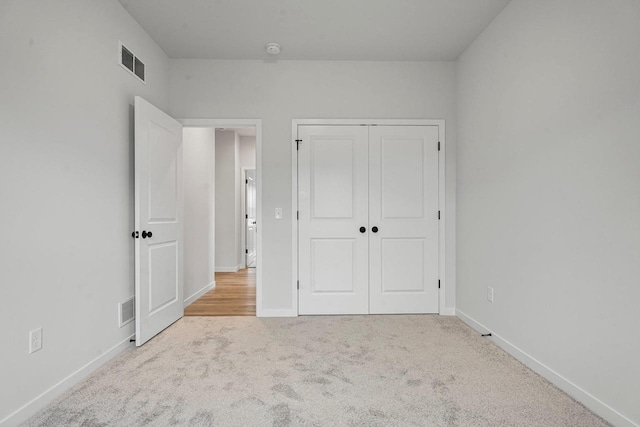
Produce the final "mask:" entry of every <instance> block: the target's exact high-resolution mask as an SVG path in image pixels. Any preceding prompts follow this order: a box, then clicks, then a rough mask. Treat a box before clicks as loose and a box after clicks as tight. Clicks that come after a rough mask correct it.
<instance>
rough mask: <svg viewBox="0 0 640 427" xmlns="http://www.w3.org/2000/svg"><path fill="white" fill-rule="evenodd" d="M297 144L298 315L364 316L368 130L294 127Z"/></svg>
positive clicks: (344, 127)
mask: <svg viewBox="0 0 640 427" xmlns="http://www.w3.org/2000/svg"><path fill="white" fill-rule="evenodd" d="M298 139H300V140H301V143H300V144H299V150H298V168H299V170H298V178H299V181H298V190H299V199H298V200H299V206H298V209H299V222H298V227H299V233H298V236H299V293H298V298H299V301H298V302H299V312H300V314H366V313H368V311H369V295H368V294H369V277H368V276H369V274H368V268H369V267H368V257H369V243H368V234H369V230H368V225H367V223H368V212H367V211H368V206H367V192H368V190H367V187H368V168H369V166H368V128H367V127H365V126H300V127H298ZM361 227H364V230H365V231H364V232H360V228H361Z"/></svg>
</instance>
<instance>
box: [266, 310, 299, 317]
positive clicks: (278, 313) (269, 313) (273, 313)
mask: <svg viewBox="0 0 640 427" xmlns="http://www.w3.org/2000/svg"><path fill="white" fill-rule="evenodd" d="M259 317H298V313H297V312H296V311H293V310H281V309H277V308H276V309H272V308H263V309H262V311H261V312H260V316H259Z"/></svg>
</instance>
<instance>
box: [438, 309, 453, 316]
mask: <svg viewBox="0 0 640 427" xmlns="http://www.w3.org/2000/svg"><path fill="white" fill-rule="evenodd" d="M439 314H440V315H441V316H455V315H456V309H455V308H452V307H444V308H443V309H441V310H440V313H439Z"/></svg>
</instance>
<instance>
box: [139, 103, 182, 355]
mask: <svg viewBox="0 0 640 427" xmlns="http://www.w3.org/2000/svg"><path fill="white" fill-rule="evenodd" d="M182 210H183V193H182V125H181V124H180V123H179V122H177V121H176V120H174V119H173V118H171V117H169V116H168V115H166V114H165V113H163V112H162V111H160V110H159V109H157V108H156V107H154V106H153V105H151V104H149V103H148V102H147V101H145V100H144V99H142V98H140V97H136V98H135V230H136V232H137V233H138V237H137V238H136V239H135V242H136V243H135V246H136V249H135V254H136V260H135V271H136V280H135V283H136V295H135V301H136V345H138V346H139V345H142V344H144V343H145V342H147V341H148V340H149V339H151V338H152V337H153V336H155V335H156V334H157V333H158V332H160V331H162V330H163V329H165V328H166V327H167V326H169V325H171V324H172V323H173V322H175V321H176V320H178V319H180V318H181V317H182V316H183V314H184V306H183V300H184V298H183V260H182V250H183V249H182V244H183V229H182V227H183V224H182Z"/></svg>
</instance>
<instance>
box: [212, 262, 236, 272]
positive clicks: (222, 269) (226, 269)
mask: <svg viewBox="0 0 640 427" xmlns="http://www.w3.org/2000/svg"><path fill="white" fill-rule="evenodd" d="M241 268H242V266H241V265H240V264H238V265H236V266H235V267H216V273H237V272H238V270H240V269H241Z"/></svg>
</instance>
